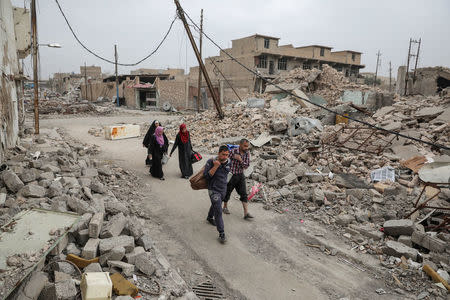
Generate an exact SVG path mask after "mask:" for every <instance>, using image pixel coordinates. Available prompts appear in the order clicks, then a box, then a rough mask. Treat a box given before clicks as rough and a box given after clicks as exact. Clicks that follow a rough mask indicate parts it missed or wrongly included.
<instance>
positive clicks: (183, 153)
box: [170, 124, 194, 179]
mask: <svg viewBox="0 0 450 300" xmlns="http://www.w3.org/2000/svg"><path fill="white" fill-rule="evenodd" d="M177 147H178V164H179V166H180V171H181V177H182V178H186V179H189V177H190V176H191V175H192V174H193V173H194V171H193V170H192V162H191V154H192V144H191V136H190V134H189V131H188V130H187V128H186V124H181V125H180V131H179V132H178V134H177V137H176V138H175V143H174V144H173V147H172V151H170V156H172V153H173V151H175V149H176V148H177Z"/></svg>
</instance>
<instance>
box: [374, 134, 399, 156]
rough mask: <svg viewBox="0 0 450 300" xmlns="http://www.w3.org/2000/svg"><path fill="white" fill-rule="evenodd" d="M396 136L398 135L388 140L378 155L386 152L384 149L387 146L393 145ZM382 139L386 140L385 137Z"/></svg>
mask: <svg viewBox="0 0 450 300" xmlns="http://www.w3.org/2000/svg"><path fill="white" fill-rule="evenodd" d="M395 138H396V135H394V136H393V137H392V139H391V140H390V141H388V142H387V143H386V145H384V147H383V148H381V149H380V151H379V153H378V155H380V154H381V153H382V152H384V149H386V147H387V146H389V145H391V144H392V141H393V140H394V139H395ZM382 140H383V141H385V140H384V139H383V138H382Z"/></svg>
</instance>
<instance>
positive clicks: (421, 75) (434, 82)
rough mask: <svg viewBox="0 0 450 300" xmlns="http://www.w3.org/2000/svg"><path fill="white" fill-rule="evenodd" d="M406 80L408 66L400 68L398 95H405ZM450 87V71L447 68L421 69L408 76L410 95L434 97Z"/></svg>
mask: <svg viewBox="0 0 450 300" xmlns="http://www.w3.org/2000/svg"><path fill="white" fill-rule="evenodd" d="M405 80H406V66H400V67H399V68H398V74H397V85H396V93H397V94H401V95H404V94H405V84H406V81H405ZM448 87H450V69H449V68H446V67H427V68H419V69H416V70H415V71H412V72H409V74H408V84H407V89H408V90H407V94H408V95H417V94H420V95H424V96H432V95H436V94H439V93H440V92H442V91H443V90H444V89H446V88H448Z"/></svg>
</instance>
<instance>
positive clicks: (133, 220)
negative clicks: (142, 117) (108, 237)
mask: <svg viewBox="0 0 450 300" xmlns="http://www.w3.org/2000/svg"><path fill="white" fill-rule="evenodd" d="M127 229H128V232H129V233H130V235H131V236H133V237H134V239H135V240H136V241H137V240H138V239H139V238H140V237H141V236H142V235H143V234H144V227H143V226H142V224H141V222H140V220H139V219H138V218H137V217H136V216H132V217H130V218H129V219H128V224H127Z"/></svg>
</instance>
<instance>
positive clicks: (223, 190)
mask: <svg viewBox="0 0 450 300" xmlns="http://www.w3.org/2000/svg"><path fill="white" fill-rule="evenodd" d="M213 161H214V159H212V158H211V159H209V160H208V161H207V162H206V165H205V171H204V172H203V175H204V176H205V178H206V180H207V181H208V190H209V191H212V192H216V193H219V194H220V195H221V196H222V198H225V195H226V194H227V183H228V182H227V178H228V173H229V172H230V161H229V160H227V162H226V163H224V164H221V165H220V166H219V168H217V170H216V173H214V176H211V174H209V171H210V170H211V169H212V168H213V167H214V163H213Z"/></svg>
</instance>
